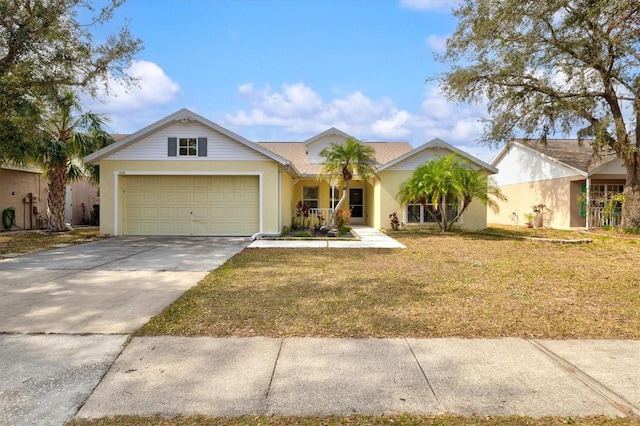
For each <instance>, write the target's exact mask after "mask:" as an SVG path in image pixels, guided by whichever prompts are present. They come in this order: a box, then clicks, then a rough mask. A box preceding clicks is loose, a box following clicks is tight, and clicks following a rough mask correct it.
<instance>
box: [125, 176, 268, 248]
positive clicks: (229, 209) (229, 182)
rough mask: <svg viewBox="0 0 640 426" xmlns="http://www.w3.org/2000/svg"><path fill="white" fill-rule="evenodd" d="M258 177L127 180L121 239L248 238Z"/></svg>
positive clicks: (254, 228)
mask: <svg viewBox="0 0 640 426" xmlns="http://www.w3.org/2000/svg"><path fill="white" fill-rule="evenodd" d="M258 188H259V185H258V176H125V177H123V179H122V234H123V235H202V236H209V235H211V236H213V235H217V236H235V235H252V234H254V233H256V232H258V231H259V228H260V225H259V218H260V211H259V206H258V203H259V194H258V191H259V189H258Z"/></svg>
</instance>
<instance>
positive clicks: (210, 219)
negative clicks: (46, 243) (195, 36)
mask: <svg viewBox="0 0 640 426" xmlns="http://www.w3.org/2000/svg"><path fill="white" fill-rule="evenodd" d="M349 137H350V135H347V134H345V133H344V132H342V131H340V130H338V129H335V128H331V129H328V130H327V131H325V132H322V133H320V134H318V135H316V136H314V137H312V138H310V139H307V140H306V141H302V142H258V143H256V142H252V141H249V140H247V139H245V138H244V137H242V136H240V135H238V134H236V133H234V132H232V131H230V130H228V129H225V128H224V127H222V126H219V125H217V124H215V123H213V122H211V121H209V120H207V119H206V118H204V117H201V116H200V115H198V114H195V113H193V112H191V111H189V110H187V109H181V110H179V111H177V112H175V113H173V114H171V115H169V116H167V117H165V118H163V119H161V120H159V121H157V122H155V123H153V124H151V125H149V126H147V127H145V128H143V129H141V130H139V131H137V132H135V133H133V134H131V135H128V136H126V137H124V138H123V139H121V140H119V141H118V142H116V143H114V144H112V145H109V146H107V147H105V148H103V149H101V150H99V151H97V152H95V153H93V154H91V155H89V156H87V157H86V158H85V162H87V163H89V164H99V165H100V195H101V206H100V207H101V210H100V212H101V213H100V231H101V233H103V234H110V235H201V236H251V235H254V234H277V233H280V232H281V230H282V229H283V227H286V226H290V225H291V224H292V223H293V222H294V221H295V220H296V205H297V204H298V203H299V202H300V201H302V202H304V204H305V205H306V206H307V207H309V208H310V210H311V211H312V212H313V214H314V215H315V217H316V219H317V214H318V213H320V214H321V215H322V216H325V218H328V213H329V211H330V209H331V208H332V205H335V203H336V202H337V200H338V199H339V197H340V196H341V195H342V194H341V193H340V188H338V187H337V185H336V184H337V182H329V181H327V179H322V178H320V179H319V178H318V173H319V172H320V170H321V169H322V160H323V159H322V158H321V157H320V155H319V153H320V151H321V150H322V149H323V148H325V147H327V146H329V144H330V143H332V142H338V143H339V142H344V141H345V140H346V139H347V138H349ZM364 144H365V145H369V146H372V147H373V148H374V150H375V157H376V161H377V163H378V164H377V169H378V177H377V178H376V179H375V180H374V181H372V182H370V183H364V182H363V181H361V180H360V179H359V178H358V177H357V176H355V177H354V179H353V180H352V181H351V188H350V189H349V194H348V206H349V208H350V209H351V218H352V223H362V224H367V225H369V226H372V227H374V228H390V221H389V215H390V214H392V213H394V212H396V213H397V215H398V217H399V218H400V220H401V221H403V222H404V223H405V224H407V225H410V226H420V225H426V226H428V225H430V223H429V221H430V218H429V216H428V215H427V214H426V213H424V212H422V210H421V209H422V208H423V207H422V206H420V205H419V204H416V205H409V206H407V205H400V203H399V202H398V201H397V200H396V198H395V197H396V194H397V193H398V189H399V187H400V184H401V183H402V182H403V181H405V180H406V179H408V178H409V177H410V176H411V174H412V173H413V171H414V170H415V168H416V167H417V166H418V165H420V164H422V163H424V162H425V161H428V160H430V159H433V158H436V157H441V156H444V155H447V154H450V153H452V152H453V153H456V154H457V155H458V156H460V157H461V158H462V159H464V160H465V161H466V162H467V164H468V165H469V167H472V168H474V169H477V170H483V171H485V172H486V174H487V175H490V174H494V173H496V172H497V169H496V168H495V167H493V166H491V165H489V164H487V163H484V162H482V161H480V160H479V159H477V158H474V157H472V156H470V155H469V154H466V153H464V152H462V151H461V150H459V149H457V148H455V147H453V146H451V145H449V144H448V143H446V142H444V141H442V140H440V139H434V140H432V141H430V142H428V143H426V144H424V145H422V146H420V147H418V148H415V149H413V148H412V147H411V145H409V144H408V143H404V142H373V143H369V142H365V143H364ZM463 216H464V217H463V218H462V221H461V222H460V224H459V225H460V226H461V227H462V228H465V229H481V228H485V227H486V223H487V220H486V219H487V211H486V208H485V207H484V205H482V203H480V202H477V203H471V205H470V206H469V208H468V209H467V211H466V212H465V213H464V215H463ZM431 225H433V223H431Z"/></svg>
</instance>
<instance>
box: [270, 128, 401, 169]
mask: <svg viewBox="0 0 640 426" xmlns="http://www.w3.org/2000/svg"><path fill="white" fill-rule="evenodd" d="M329 130H331V129H329ZM323 133H325V134H324V136H326V132H323ZM346 137H347V138H349V137H350V136H349V135H347V136H346ZM312 139H313V138H312ZM308 140H311V139H308ZM305 144H306V141H305V142H258V145H260V146H262V147H264V148H266V149H268V150H269V151H272V152H273V153H275V154H277V155H279V156H281V157H284V158H286V159H287V160H289V161H290V162H291V163H292V164H293V165H294V167H295V168H296V169H297V170H298V171H299V172H300V174H301V175H303V176H317V175H318V174H319V173H320V171H321V170H322V167H323V166H322V164H320V163H309V155H308V154H307V146H306V145H305ZM362 144H363V145H365V146H370V147H371V148H373V149H374V151H375V159H376V163H377V165H382V164H385V163H387V162H389V161H391V160H393V159H394V158H397V157H399V156H401V155H403V154H405V153H407V152H409V151H411V150H412V147H411V145H410V144H409V143H408V142H363V143H362Z"/></svg>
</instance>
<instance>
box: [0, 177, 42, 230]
mask: <svg viewBox="0 0 640 426" xmlns="http://www.w3.org/2000/svg"><path fill="white" fill-rule="evenodd" d="M29 170H30V169H24V170H13V169H5V168H2V169H0V214H2V212H4V210H5V209H6V208H9V207H13V208H14V209H15V211H16V226H15V227H13V228H12V230H16V229H38V224H39V221H38V218H39V217H40V216H44V215H46V212H47V194H48V192H47V182H46V181H45V180H44V179H43V178H42V174H41V173H40V172H39V171H29ZM29 194H32V196H31V198H30V199H29V198H28V197H29ZM25 198H27V199H28V200H30V202H27V203H25V202H24V200H25ZM34 208H35V209H36V212H37V213H36V212H34V210H33V209H34ZM0 230H6V228H5V227H4V224H3V223H2V221H0Z"/></svg>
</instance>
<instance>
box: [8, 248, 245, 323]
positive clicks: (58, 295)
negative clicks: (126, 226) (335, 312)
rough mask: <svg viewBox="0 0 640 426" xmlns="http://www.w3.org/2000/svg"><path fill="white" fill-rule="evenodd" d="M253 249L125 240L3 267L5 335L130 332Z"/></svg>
mask: <svg viewBox="0 0 640 426" xmlns="http://www.w3.org/2000/svg"><path fill="white" fill-rule="evenodd" d="M248 244H249V240H248V239H246V238H204V237H194V238H143V237H119V238H111V239H108V240H102V241H95V242H92V243H87V244H81V245H75V246H69V247H64V248H59V249H55V250H50V251H46V252H40V253H36V254H32V255H26V256H21V257H17V258H10V259H5V260H2V261H0V332H3V333H67V334H80V333H94V334H95V333H99V334H117V333H131V332H133V331H135V330H136V329H138V328H139V327H140V326H142V325H143V324H145V323H146V322H147V321H148V320H149V318H151V317H152V316H154V315H156V314H158V313H159V312H161V311H162V309H164V307H165V306H167V305H168V304H169V303H171V302H172V301H174V300H175V299H176V298H177V297H179V296H180V295H181V294H182V293H183V292H184V291H185V290H187V289H188V288H190V287H192V286H193V285H195V284H196V283H197V282H198V281H200V280H201V279H202V278H203V277H204V276H205V275H206V274H207V271H210V270H213V269H215V268H217V267H218V266H220V265H221V264H223V263H224V262H226V261H227V259H229V258H230V257H232V256H233V255H235V254H236V253H238V252H239V251H240V250H242V249H243V248H245V247H246V246H247V245H248Z"/></svg>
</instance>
